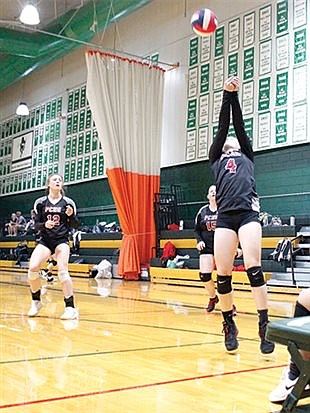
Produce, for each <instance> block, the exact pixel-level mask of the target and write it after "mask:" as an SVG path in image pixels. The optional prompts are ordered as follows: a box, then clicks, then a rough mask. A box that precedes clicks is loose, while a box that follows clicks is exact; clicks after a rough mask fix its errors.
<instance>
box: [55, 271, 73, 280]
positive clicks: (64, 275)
mask: <svg viewBox="0 0 310 413" xmlns="http://www.w3.org/2000/svg"><path fill="white" fill-rule="evenodd" d="M58 278H59V281H60V282H61V283H63V282H65V281H68V280H71V277H70V274H69V272H68V271H66V270H62V271H58Z"/></svg>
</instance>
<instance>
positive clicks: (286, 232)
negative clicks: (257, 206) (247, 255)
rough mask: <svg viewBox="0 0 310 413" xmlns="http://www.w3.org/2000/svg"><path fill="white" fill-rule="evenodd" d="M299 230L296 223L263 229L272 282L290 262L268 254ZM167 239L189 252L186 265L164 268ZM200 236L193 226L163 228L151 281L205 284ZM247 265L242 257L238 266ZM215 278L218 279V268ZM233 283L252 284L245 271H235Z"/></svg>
mask: <svg viewBox="0 0 310 413" xmlns="http://www.w3.org/2000/svg"><path fill="white" fill-rule="evenodd" d="M295 235H296V230H295V227H292V226H279V227H265V228H263V238H262V267H263V270H264V275H265V279H266V281H267V282H268V280H270V279H271V278H272V277H273V274H275V273H286V268H287V267H288V266H289V265H290V264H289V263H280V262H276V261H273V260H270V259H269V258H268V257H269V255H270V254H271V252H273V251H274V249H275V248H276V246H277V244H278V241H279V240H281V239H283V238H284V237H292V238H293V237H295ZM167 241H171V242H172V243H173V244H174V245H175V247H176V248H177V254H178V255H180V256H185V255H189V256H190V258H189V259H186V260H185V267H186V268H182V269H174V268H163V266H162V263H161V261H160V256H161V254H162V250H163V248H164V245H165V243H166V242H167ZM196 244H197V242H196V239H195V236H194V231H193V229H185V230H182V231H166V230H164V231H161V232H160V242H159V245H160V250H159V254H158V257H157V258H152V259H151V266H150V276H151V281H152V282H156V283H165V284H175V285H191V286H202V283H201V281H200V278H199V253H198V251H197V249H196ZM242 264H243V259H242V257H241V258H239V259H236V260H235V262H234V267H238V266H240V265H242ZM212 277H213V278H214V280H216V271H214V272H213V274H212ZM233 283H234V284H235V285H239V286H240V287H241V286H247V287H248V285H249V281H248V277H247V274H246V272H244V271H233Z"/></svg>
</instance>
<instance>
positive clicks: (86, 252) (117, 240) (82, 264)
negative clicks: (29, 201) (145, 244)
mask: <svg viewBox="0 0 310 413" xmlns="http://www.w3.org/2000/svg"><path fill="white" fill-rule="evenodd" d="M121 240H122V233H120V232H106V233H100V234H93V233H87V234H81V240H80V243H79V248H78V250H75V249H74V248H73V242H72V241H70V247H71V250H72V253H71V254H70V261H69V271H70V274H71V275H72V276H78V277H89V276H90V272H91V269H92V267H93V266H94V265H95V264H98V263H99V262H100V261H101V260H103V259H107V260H108V261H110V262H111V264H112V265H113V267H114V268H115V267H116V266H117V262H118V251H119V248H120V245H121ZM20 243H24V244H26V245H27V247H28V250H29V254H31V252H32V251H33V249H34V247H35V245H36V241H35V238H34V236H28V235H27V236H17V237H1V238H0V252H1V259H0V269H1V270H3V271H12V269H14V271H22V272H25V271H26V270H27V268H28V263H27V262H22V265H21V266H20V265H16V258H15V257H14V250H15V248H16V247H17V246H18V245H19V244H20ZM43 268H44V266H43ZM53 271H54V272H56V271H57V266H56V267H55V268H54V269H53Z"/></svg>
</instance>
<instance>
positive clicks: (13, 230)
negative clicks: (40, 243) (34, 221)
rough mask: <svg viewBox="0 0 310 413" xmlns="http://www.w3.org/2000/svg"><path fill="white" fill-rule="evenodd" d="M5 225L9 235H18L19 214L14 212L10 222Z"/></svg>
mask: <svg viewBox="0 0 310 413" xmlns="http://www.w3.org/2000/svg"><path fill="white" fill-rule="evenodd" d="M5 227H6V229H7V231H8V235H9V236H15V235H17V216H16V214H15V213H14V212H13V213H12V214H11V218H10V222H9V223H7V224H5Z"/></svg>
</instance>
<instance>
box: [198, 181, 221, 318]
mask: <svg viewBox="0 0 310 413" xmlns="http://www.w3.org/2000/svg"><path fill="white" fill-rule="evenodd" d="M215 194H216V187H215V185H211V186H210V187H209V189H208V195H207V198H208V200H209V203H208V204H206V205H204V206H203V207H202V208H200V210H199V211H198V213H197V215H196V218H195V228H194V232H195V237H196V240H197V246H196V248H197V250H198V251H199V270H200V271H199V277H200V279H201V281H202V282H203V283H204V285H205V287H206V289H207V291H208V294H209V296H210V299H209V304H208V306H207V308H206V310H207V312H208V313H211V312H212V311H213V310H214V308H215V305H216V304H217V303H218V301H219V299H218V296H217V295H216V292H215V285H214V281H213V280H212V271H213V270H214V269H215V262H214V252H213V242H214V231H215V227H216V220H217V205H216V200H215Z"/></svg>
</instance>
